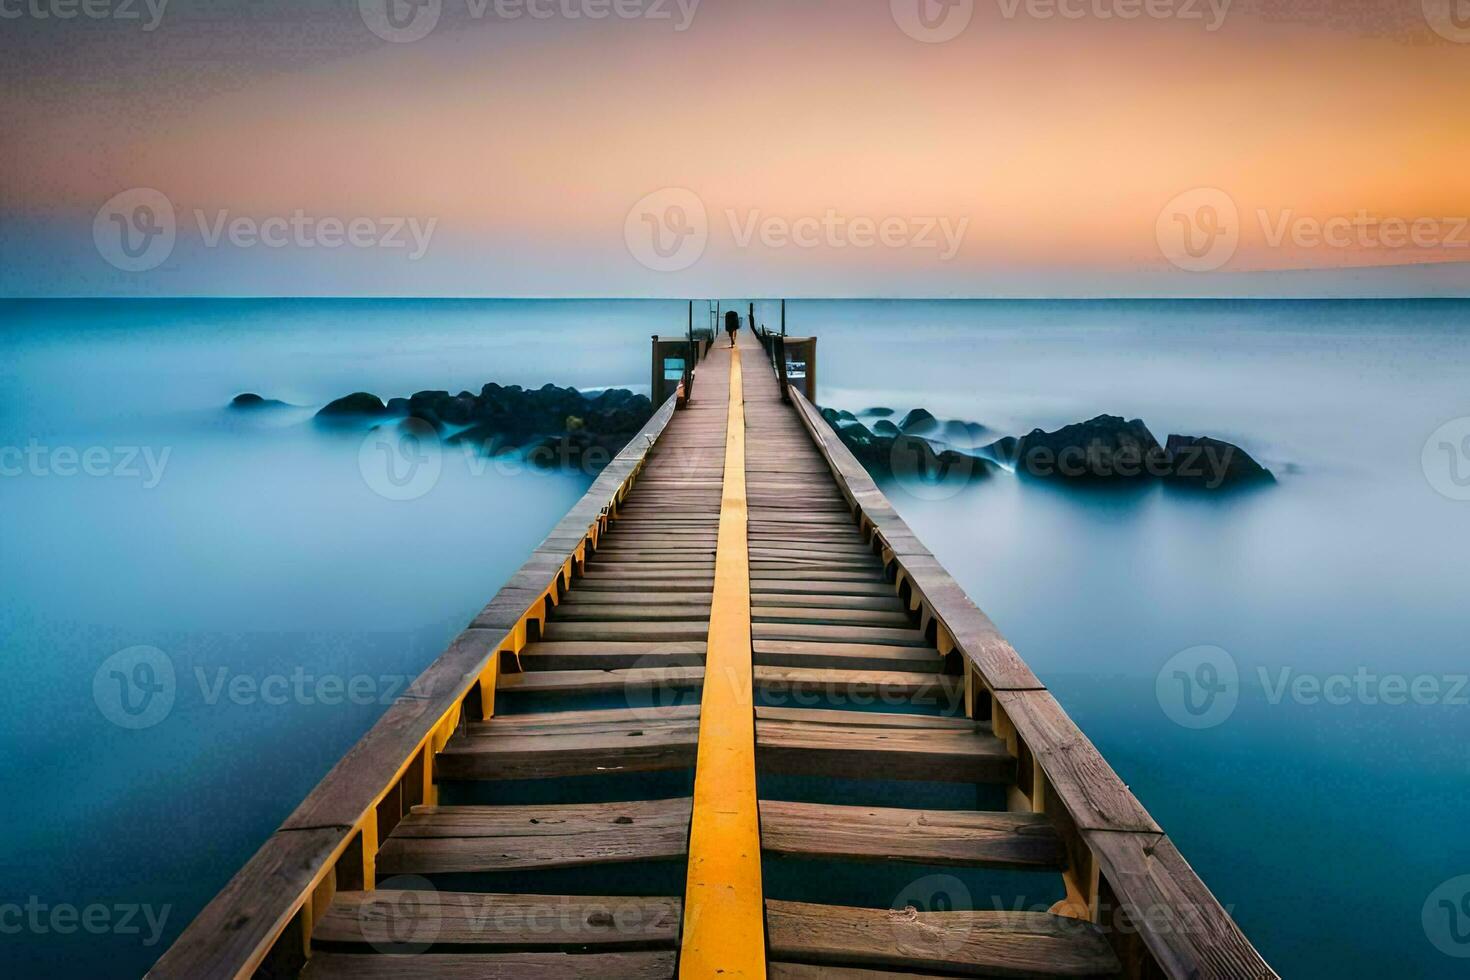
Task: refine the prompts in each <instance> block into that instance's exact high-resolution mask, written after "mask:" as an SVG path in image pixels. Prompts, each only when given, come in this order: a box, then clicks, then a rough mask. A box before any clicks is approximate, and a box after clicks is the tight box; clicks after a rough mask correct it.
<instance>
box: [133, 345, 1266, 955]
mask: <svg viewBox="0 0 1470 980" xmlns="http://www.w3.org/2000/svg"><path fill="white" fill-rule="evenodd" d="M739 341H740V342H739V347H738V349H736V350H733V351H732V350H731V349H729V348H728V347H725V346H724V344H723V340H721V341H720V342H719V343H717V344H716V346H714V347H713V348H712V349H711V350H710V351H709V352H708V354H707V355H706V357H705V359H704V360H703V361H702V362H701V363H700V365H699V367H698V370H697V378H698V383H697V385H696V386H695V397H694V398H693V399H692V400H691V401H690V402H689V404H688V405H687V407H684V408H680V409H679V410H677V411H675V408H674V401H675V400H674V398H672V397H671V398H670V400H669V401H668V402H667V403H666V404H664V405H663V406H662V407H660V408H659V410H658V412H657V413H656V414H655V416H654V418H653V420H652V421H650V422H649V424H648V426H647V427H646V428H645V430H644V432H643V433H641V434H640V435H639V436H638V437H635V439H634V440H633V441H632V443H630V444H629V446H628V447H627V449H625V450H624V451H623V453H621V454H620V455H619V456H618V458H617V459H616V460H614V462H613V463H612V465H610V466H609V467H608V468H607V470H606V471H604V473H603V474H602V475H600V476H599V478H598V480H597V481H596V483H595V484H594V486H593V488H592V489H591V490H590V491H589V492H588V495H587V496H586V497H584V498H583V501H582V502H580V503H579V504H578V505H577V506H576V507H574V508H573V510H572V511H571V512H570V513H569V514H568V515H567V518H566V519H565V520H563V521H562V523H561V524H560V525H559V526H558V527H557V529H556V530H555V531H553V532H552V534H551V535H550V536H549V537H548V538H547V539H546V541H545V542H544V543H543V544H542V546H541V547H540V548H539V549H538V550H537V552H536V553H535V554H534V555H533V556H532V558H531V559H530V561H528V562H527V564H526V565H525V566H524V567H523V568H522V570H521V571H520V572H519V573H518V574H517V575H516V576H515V577H514V578H513V579H512V580H511V581H510V582H509V583H508V584H507V585H506V587H505V588H504V589H502V590H501V591H500V593H499V594H497V595H496V597H495V598H494V599H493V600H492V601H491V602H490V604H489V605H487V606H486V608H485V609H484V610H483V611H482V612H481V613H480V615H479V616H477V617H476V618H475V620H474V622H473V623H472V624H471V626H470V628H469V629H467V630H466V631H465V633H464V634H462V635H461V636H460V637H459V638H458V639H457V640H456V641H455V643H454V644H453V645H452V646H451V648H450V649H449V650H448V651H446V652H445V654H444V655H443V656H442V657H441V658H440V659H439V660H438V661H436V662H435V663H434V664H433V665H432V666H431V667H430V668H429V669H428V670H427V671H426V672H425V674H424V675H423V676H422V677H421V678H420V679H419V681H418V682H416V683H415V685H414V687H413V689H412V690H411V691H410V692H409V693H408V694H406V695H405V696H404V697H403V698H401V699H400V700H399V701H398V702H397V703H395V704H394V705H393V706H392V707H391V708H390V709H389V711H388V712H387V713H386V714H385V715H384V717H383V719H382V720H381V721H380V722H379V723H378V724H377V725H376V726H375V727H374V728H373V729H372V731H370V732H369V734H368V735H367V736H365V737H364V739H363V740H362V742H360V743H359V744H358V745H357V746H356V747H354V748H353V749H352V750H351V752H349V753H348V755H347V756H346V757H344V759H343V760H342V762H341V763H339V764H338V766H337V767H336V768H335V769H333V771H332V772H331V773H330V774H328V776H327V777H326V778H325V779H324V780H323V782H322V783H321V784H320V785H319V786H318V788H317V789H316V790H315V791H314V792H313V793H312V794H311V796H309V797H308V798H307V800H306V801H304V802H303V803H302V804H301V806H300V807H299V808H298V809H297V811H296V812H295V813H293V814H292V816H291V817H290V818H289V819H288V820H287V821H286V823H285V824H284V825H283V826H282V828H281V829H280V830H279V831H277V833H276V834H275V835H273V836H272V837H271V839H270V840H269V841H267V843H266V844H265V845H264V846H263V847H262V848H261V850H260V852H259V853H258V854H257V855H256V856H255V857H254V858H252V859H251V861H250V862H249V863H248V864H247V865H246V866H245V867H244V868H243V869H242V870H241V871H240V873H239V874H238V875H236V877H235V878H234V879H233V880H232V881H231V882H230V883H229V884H228V885H227V886H226V888H225V889H224V890H223V891H222V892H221V893H220V895H219V896H218V897H217V898H216V899H215V900H214V901H213V902H212V903H211V904H210V905H209V906H208V907H207V908H206V909H205V910H204V912H203V913H201V914H200V916H199V917H198V918H197V919H196V920H195V921H194V923H193V924H191V925H190V926H189V928H188V929H187V930H186V931H185V933H184V934H183V935H182V936H181V937H180V939H179V940H178V942H177V943H175V945H174V946H173V947H172V948H171V949H170V950H169V951H168V952H167V953H166V954H165V955H164V956H163V958H162V959H160V960H159V962H158V963H157V964H156V965H155V967H154V969H153V970H152V971H151V973H150V976H152V977H156V978H159V980H164V978H170V980H171V978H181V980H182V978H188V980H197V978H202V977H246V976H251V975H256V976H280V977H285V976H301V977H305V978H311V980H335V978H348V977H352V978H377V977H426V978H427V977H444V978H471V977H476V978H501V977H503V978H517V980H541V978H546V980H551V978H558V980H560V978H597V980H616V978H649V980H652V978H660V980H668V978H671V977H674V976H676V975H677V976H680V977H690V978H693V977H699V978H713V977H716V976H718V977H722V978H726V980H729V978H736V977H764V976H771V977H776V978H788V980H817V978H833V980H878V978H884V977H889V978H903V977H910V978H912V977H953V976H978V977H1028V978H1043V977H1130V978H1135V977H1136V978H1146V977H1147V978H1151V977H1199V978H1210V977H1219V978H1270V977H1274V976H1275V974H1274V973H1273V972H1272V971H1271V970H1270V968H1269V967H1268V966H1267V965H1266V964H1265V962H1264V961H1263V960H1262V959H1261V958H1260V956H1259V955H1258V954H1257V953H1256V951H1255V950H1254V949H1253V948H1252V947H1251V945H1250V943H1249V942H1248V941H1247V940H1246V939H1245V937H1244V936H1243V935H1242V934H1241V932H1240V930H1239V929H1238V928H1237V927H1236V925H1235V923H1234V922H1233V921H1232V920H1231V919H1230V917H1229V916H1228V915H1227V914H1226V913H1225V911H1224V910H1223V909H1222V908H1221V906H1220V904H1219V903H1218V902H1217V901H1216V900H1215V898H1214V896H1212V895H1211V894H1210V893H1209V891H1208V890H1207V889H1206V888H1205V886H1204V885H1203V883H1202V882H1200V880H1199V879H1198V877H1197V876H1195V874H1194V872H1193V871H1192V870H1191V869H1190V868H1189V866H1188V864H1187V863H1185V861H1184V859H1183V858H1182V857H1181V856H1180V855H1179V853H1178V851H1177V850H1176V849H1175V848H1174V846H1173V845H1172V843H1170V841H1169V839H1168V838H1167V837H1166V836H1165V835H1164V834H1163V831H1162V830H1161V829H1160V828H1159V827H1158V826H1157V825H1156V824H1155V823H1154V822H1153V820H1152V819H1151V818H1150V817H1149V816H1148V814H1147V812H1146V811H1145V810H1144V808H1143V807H1142V805H1141V804H1139V803H1138V801H1137V800H1136V799H1135V798H1134V797H1133V796H1132V794H1131V793H1130V792H1129V791H1128V789H1127V787H1125V786H1124V785H1123V784H1122V783H1121V781H1120V780H1119V779H1118V778H1117V776H1116V775H1115V774H1114V773H1113V771H1112V770H1111V769H1110V768H1109V767H1108V766H1107V763H1106V762H1104V761H1103V759H1102V758H1101V756H1100V755H1098V753H1097V751H1096V750H1095V749H1094V748H1093V746H1092V745H1091V743H1090V742H1088V741H1087V739H1086V738H1085V736H1083V735H1082V733H1081V732H1080V731H1078V730H1077V728H1076V726H1075V725H1074V724H1073V723H1072V722H1071V720H1070V719H1068V718H1067V716H1066V715H1065V713H1063V711H1062V709H1061V708H1060V706H1059V705H1058V704H1057V703H1056V701H1055V699H1053V698H1052V697H1051V695H1050V694H1048V693H1047V692H1046V690H1045V688H1044V686H1043V685H1042V684H1041V682H1040V681H1039V680H1037V679H1036V678H1035V676H1034V675H1032V673H1031V672H1030V670H1029V669H1028V668H1027V667H1026V666H1025V664H1024V663H1023V662H1022V661H1021V659H1020V658H1019V656H1017V655H1016V653H1015V651H1014V650H1013V649H1011V647H1010V645H1009V644H1008V643H1006V641H1005V640H1004V639H1003V638H1002V637H1001V636H1000V634H999V633H998V632H997V631H996V630H995V627H994V626H993V624H991V623H990V621H989V620H988V619H987V618H985V616H984V614H983V613H981V612H980V611H979V610H978V609H977V608H976V607H975V606H974V604H973V603H972V602H970V600H969V599H968V598H967V597H966V596H965V594H964V592H963V590H961V589H960V588H959V586H958V585H957V584H956V583H954V581H953V580H952V579H950V578H949V576H948V575H947V574H946V573H945V572H944V570H943V568H942V566H940V564H939V562H938V561H937V560H935V559H934V557H933V556H932V555H931V554H930V553H929V552H928V551H927V550H926V549H924V547H923V545H922V544H921V543H920V542H919V541H918V540H917V538H915V537H914V536H913V534H912V532H911V531H909V529H908V528H907V526H906V525H904V524H903V522H902V520H901V519H900V518H899V517H898V515H897V514H896V513H895V512H894V511H893V508H892V507H891V505H889V504H888V502H887V500H886V499H884V498H883V495H882V494H881V492H880V491H879V490H878V489H877V487H876V486H874V485H873V483H872V481H871V480H870V479H869V478H868V476H867V474H866V473H865V472H863V471H862V469H861V467H859V466H858V464H857V463H856V461H854V460H853V459H852V457H851V456H850V455H849V454H847V452H846V450H845V449H844V448H843V447H842V446H841V444H840V442H839V441H838V440H837V439H836V438H835V436H833V435H832V433H831V432H830V430H828V429H827V428H826V425H825V423H824V422H823V421H822V419H821V417H820V415H819V414H818V413H817V412H816V410H815V409H814V408H813V406H812V405H811V404H810V402H808V401H807V400H806V399H805V397H803V395H802V394H801V392H799V391H797V390H795V389H791V390H790V391H789V392H788V393H787V394H788V398H787V399H783V398H782V391H781V384H780V382H779V381H778V377H777V374H776V372H775V371H773V370H772V367H771V361H770V360H769V359H768V358H767V356H766V354H765V353H764V352H763V350H762V348H761V346H760V344H759V343H758V342H757V340H756V338H755V337H753V336H752V335H751V331H750V330H743V331H742V332H741V334H740V335H739ZM991 872H996V873H1003V874H1006V875H1008V876H1009V877H1007V878H1006V879H1005V880H1006V881H1007V882H1008V883H1012V884H1010V885H1008V886H1007V887H1019V886H1015V885H1014V882H1015V881H1017V880H1018V876H1019V877H1020V879H1022V880H1024V881H1025V882H1028V883H1029V882H1035V885H1034V891H1033V890H1031V886H1030V885H1027V886H1026V887H1027V888H1028V890H1027V892H1026V895H1030V896H1032V897H1033V898H1034V897H1035V896H1050V897H1048V898H1045V900H1043V901H1041V903H1040V904H1039V905H1037V904H1035V902H1018V903H1015V904H1014V905H1011V904H1007V905H1005V906H1004V907H995V908H987V907H985V906H986V901H985V900H984V899H980V898H979V895H975V896H971V897H972V898H976V899H978V900H975V901H966V900H965V896H964V894H963V893H964V892H965V891H966V889H965V886H964V884H963V882H961V881H960V880H959V879H957V878H954V877H952V876H951V873H952V874H985V873H991ZM895 875H896V877H895ZM867 880H872V881H874V882H882V881H898V882H900V883H903V882H908V883H910V886H911V887H903V888H900V889H899V890H897V891H893V890H889V891H886V892H883V894H882V899H883V900H882V901H881V902H878V901H872V900H867V901H863V900H861V899H860V898H859V897H853V898H850V899H849V900H848V901H839V900H838V898H841V897H842V895H843V894H848V895H850V896H861V895H862V894H867V893H869V892H871V891H873V889H871V888H869V889H864V888H863V887H862V883H863V882H864V881H867ZM853 883H857V884H853ZM955 883H958V885H959V887H958V888H956V887H955ZM874 887H875V888H877V889H878V890H879V891H882V889H883V886H882V885H881V884H878V885H875V886H874ZM844 888H845V889H846V891H845V892H844ZM1006 894H1008V895H1009V894H1011V893H1010V892H1007V893H1006ZM1018 897H1022V898H1024V897H1025V896H1018ZM890 899H891V900H892V901H890Z"/></svg>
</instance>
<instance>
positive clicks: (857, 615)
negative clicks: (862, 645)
mask: <svg viewBox="0 0 1470 980" xmlns="http://www.w3.org/2000/svg"><path fill="white" fill-rule="evenodd" d="M750 617H751V619H752V620H753V621H754V622H757V623H818V624H827V625H831V626H894V627H899V628H906V627H912V625H913V623H912V622H911V621H910V619H909V617H908V614H907V613H906V612H904V611H903V610H901V609H851V608H843V607H840V606H775V605H767V604H764V603H759V602H757V604H755V605H753V606H751V609H750Z"/></svg>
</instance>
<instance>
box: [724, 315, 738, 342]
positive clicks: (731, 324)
mask: <svg viewBox="0 0 1470 980" xmlns="http://www.w3.org/2000/svg"><path fill="white" fill-rule="evenodd" d="M739 329H740V314H739V313H736V312H735V311H734V310H726V311H725V333H727V334H729V335H730V346H731V347H734V346H735V334H736V332H737V331H739Z"/></svg>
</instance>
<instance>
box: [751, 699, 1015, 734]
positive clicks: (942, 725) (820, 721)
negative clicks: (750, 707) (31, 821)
mask: <svg viewBox="0 0 1470 980" xmlns="http://www.w3.org/2000/svg"><path fill="white" fill-rule="evenodd" d="M755 717H756V720H757V721H786V722H791V723H793V724H807V725H850V726H855V727H858V728H869V727H873V728H922V729H939V730H943V731H955V732H983V733H985V734H987V735H988V734H990V726H989V725H987V724H986V723H984V722H977V721H974V720H973V719H970V718H948V717H945V716H943V715H918V714H890V713H887V712H878V711H843V710H839V709H832V708H784V707H770V706H767V705H763V704H762V705H757V706H756V709H755Z"/></svg>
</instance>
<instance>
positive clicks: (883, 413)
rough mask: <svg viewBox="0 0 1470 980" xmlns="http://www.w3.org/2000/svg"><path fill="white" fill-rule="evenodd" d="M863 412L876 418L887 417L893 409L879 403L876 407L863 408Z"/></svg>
mask: <svg viewBox="0 0 1470 980" xmlns="http://www.w3.org/2000/svg"><path fill="white" fill-rule="evenodd" d="M863 414H864V415H872V416H874V417H876V418H887V417H888V416H890V415H892V414H893V409H891V408H884V407H883V406H882V405H879V406H878V407H877V408H869V409H867V410H865V411H864V412H863Z"/></svg>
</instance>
